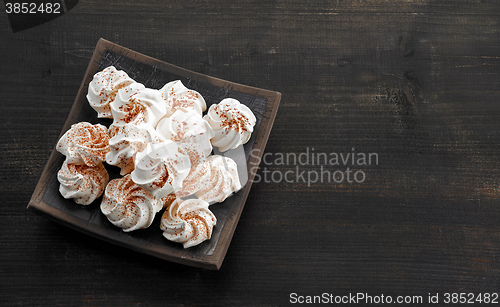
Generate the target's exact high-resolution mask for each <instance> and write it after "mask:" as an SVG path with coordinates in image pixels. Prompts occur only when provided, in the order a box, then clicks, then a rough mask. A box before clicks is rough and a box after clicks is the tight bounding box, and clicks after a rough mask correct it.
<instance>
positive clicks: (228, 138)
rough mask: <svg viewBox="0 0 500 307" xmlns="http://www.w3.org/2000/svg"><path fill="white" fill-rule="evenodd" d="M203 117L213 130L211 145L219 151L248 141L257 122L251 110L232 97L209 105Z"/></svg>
mask: <svg viewBox="0 0 500 307" xmlns="http://www.w3.org/2000/svg"><path fill="white" fill-rule="evenodd" d="M204 118H205V119H206V120H207V122H208V123H209V124H210V126H211V127H212V129H213V130H214V132H215V136H214V137H213V138H212V145H214V146H216V147H218V148H219V150H220V151H221V152H224V151H228V150H230V149H234V148H236V147H238V146H240V145H242V144H245V143H246V142H248V140H249V139H250V136H251V135H252V132H253V127H254V126H255V123H256V122H257V119H256V118H255V115H254V114H253V113H252V110H250V109H249V108H248V107H247V106H246V105H244V104H241V103H240V102H239V101H238V100H236V99H233V98H226V99H223V100H222V101H221V102H220V103H218V104H213V105H211V106H210V108H209V110H208V113H207V115H205V116H204Z"/></svg>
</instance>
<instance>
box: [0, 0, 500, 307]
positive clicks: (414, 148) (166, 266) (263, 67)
mask: <svg viewBox="0 0 500 307" xmlns="http://www.w3.org/2000/svg"><path fill="white" fill-rule="evenodd" d="M100 37H103V38H105V39H107V40H110V41H112V42H114V43H117V44H120V45H123V46H125V47H128V48H131V49H133V50H135V51H138V52H141V53H144V54H146V55H149V56H151V57H154V58H158V59H160V60H163V61H166V62H169V63H172V64H175V65H178V66H181V67H183V68H187V69H190V70H193V71H196V72H200V73H204V74H208V75H211V76H214V77H218V78H221V79H226V80H230V81H233V82H238V83H242V84H246V85H251V86H255V87H261V88H266V89H271V90H275V91H279V92H281V93H282V95H283V96H282V99H281V104H280V109H279V111H278V115H277V118H276V121H275V124H274V128H273V130H272V132H271V136H270V138H269V142H268V145H267V148H266V152H267V153H270V154H272V155H273V157H276V156H277V154H278V153H284V154H286V153H296V154H300V153H303V152H306V150H307V149H308V148H309V150H310V151H311V150H312V149H313V148H314V152H325V153H330V152H336V153H351V152H352V151H353V150H352V148H354V151H355V152H359V153H377V154H378V157H379V161H378V164H376V165H371V166H361V167H359V166H358V167H355V168H356V169H360V170H363V171H364V173H365V174H366V179H365V181H364V182H361V183H348V182H347V181H344V182H342V183H335V182H327V181H326V180H324V181H323V182H317V183H313V184H311V185H310V186H308V184H307V183H305V182H303V181H302V180H300V177H294V178H292V179H296V180H291V181H293V182H268V183H265V182H262V181H263V180H261V182H257V183H254V185H253V187H252V190H251V191H250V194H249V197H248V200H247V203H246V205H245V208H244V210H243V214H242V216H241V219H240V222H239V224H238V227H237V228H236V232H235V234H234V237H233V240H232V243H231V245H230V247H229V250H228V253H227V255H226V258H225V260H224V263H223V264H222V268H221V269H220V270H219V271H207V270H203V269H197V268H191V267H187V266H182V265H178V264H173V263H169V262H165V261H161V260H157V259H155V258H152V257H150V256H145V255H142V254H138V253H135V252H131V251H129V250H127V249H124V248H120V247H116V246H110V245H109V244H107V243H104V242H101V241H99V240H97V239H94V238H91V237H88V236H86V235H83V234H80V233H78V232H76V231H73V230H70V229H68V228H66V227H64V226H60V225H59V224H57V223H55V222H52V221H50V220H48V219H46V218H44V217H41V216H38V215H36V214H34V213H32V212H31V211H28V210H26V206H27V204H28V202H29V200H30V197H31V194H32V192H33V190H34V188H35V186H36V184H37V181H38V178H39V177H40V175H41V173H42V170H43V168H44V166H45V163H46V161H47V159H48V157H49V154H50V152H51V150H52V149H53V147H54V146H55V144H56V142H57V140H58V137H59V134H60V133H61V129H62V126H63V125H64V122H65V120H66V117H67V114H68V113H69V109H70V107H71V105H72V103H73V100H74V98H75V96H76V93H77V91H78V88H79V86H80V83H81V81H82V78H83V75H84V73H85V69H86V67H87V65H88V62H89V60H90V57H91V55H92V52H93V49H94V47H95V45H96V43H97V40H98V39H99V38H100ZM0 40H1V41H2V44H1V46H0V57H1V59H2V62H1V65H0V72H1V73H0V86H1V91H0V103H1V106H2V110H1V112H0V125H1V127H2V129H1V131H2V132H1V138H0V140H1V141H0V146H1V149H2V158H1V159H0V161H1V169H2V173H1V174H2V175H1V179H0V180H1V181H0V197H1V199H2V206H3V210H1V211H0V212H1V213H0V214H1V222H0V243H1V244H2V251H1V252H0V275H1V278H0V291H1V299H2V304H5V305H9V306H10V305H24V306H34V305H47V306H54V305H59V304H60V305H72V304H73V305H103V306H104V305H120V306H128V305H145V306H147V305H188V306H191V305H205V304H213V305H233V306H237V305H286V304H289V302H290V293H292V292H296V293H298V294H300V295H321V294H322V293H324V292H326V293H331V294H333V295H348V294H349V293H358V292H366V293H368V294H370V295H373V296H375V295H382V294H383V295H385V296H387V295H392V296H393V297H394V298H395V297H396V296H397V295H421V296H423V297H424V301H426V300H427V297H428V294H429V293H431V294H435V293H439V295H440V297H441V298H443V297H444V295H445V293H447V292H466V293H469V292H470V293H474V294H476V295H477V294H479V293H485V292H490V293H491V292H495V291H496V292H500V291H499V289H500V278H499V276H500V266H499V261H500V222H499V221H500V202H499V197H500V195H499V186H500V178H499V175H500V169H499V165H500V164H499V162H500V161H499V160H500V159H499V149H500V146H499V144H500V134H499V132H500V121H499V116H500V2H497V1H402V0H401V1H399V0H398V1H382V0H380V1H376V0H371V1H369V0H368V1H314V3H308V4H305V3H304V2H303V1H220V2H218V3H214V2H213V1H189V2H186V1H150V2H148V3H138V2H137V1H106V2H103V1H90V0H89V1H86V0H85V1H80V2H79V3H78V4H77V5H76V6H75V7H74V8H73V9H72V10H71V11H69V12H68V13H66V14H65V15H63V16H61V17H59V18H56V19H54V20H52V21H50V22H48V23H46V24H43V25H40V26H37V27H34V28H32V29H28V30H24V31H20V32H16V33H12V30H11V27H10V25H9V20H8V18H7V15H6V14H5V13H4V12H3V11H2V12H1V13H0ZM270 157H271V156H270ZM270 160H272V159H270ZM270 162H273V163H268V164H264V163H262V164H261V170H260V172H259V174H260V175H261V179H264V177H263V176H264V175H265V172H264V168H265V171H266V172H271V173H274V174H275V177H274V178H277V177H278V175H279V174H284V173H285V172H287V171H293V172H295V170H296V168H297V167H299V169H300V171H301V172H302V171H305V172H311V173H312V172H319V171H320V169H321V166H320V165H317V164H316V165H311V164H312V163H309V165H300V164H298V165H280V164H279V163H276V161H270ZM324 169H327V170H328V171H331V172H334V171H335V170H342V171H344V170H345V166H331V165H326V166H324ZM268 175H269V174H268ZM289 178H290V177H289ZM268 179H269V177H268ZM422 305H424V304H422Z"/></svg>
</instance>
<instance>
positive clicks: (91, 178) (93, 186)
mask: <svg viewBox="0 0 500 307" xmlns="http://www.w3.org/2000/svg"><path fill="white" fill-rule="evenodd" d="M57 180H58V181H59V183H60V185H59V192H60V193H61V195H62V196H63V197H64V198H66V199H69V198H73V200H74V201H75V202H76V203H77V204H80V205H90V204H91V203H92V202H93V201H94V200H95V199H96V198H98V197H99V196H101V195H102V192H103V191H104V189H105V187H106V184H108V181H109V175H108V172H107V171H106V168H105V167H104V165H103V164H102V163H99V164H97V165H96V166H88V165H85V164H70V163H68V162H67V160H65V161H64V162H63V165H62V167H61V169H60V170H59V171H58V172H57Z"/></svg>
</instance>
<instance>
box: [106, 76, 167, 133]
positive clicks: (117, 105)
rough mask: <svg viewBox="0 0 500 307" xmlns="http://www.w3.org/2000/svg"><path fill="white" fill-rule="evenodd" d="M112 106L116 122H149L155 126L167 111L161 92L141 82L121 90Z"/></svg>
mask: <svg viewBox="0 0 500 307" xmlns="http://www.w3.org/2000/svg"><path fill="white" fill-rule="evenodd" d="M110 107H111V113H112V114H113V120H114V122H113V123H114V124H127V123H132V122H133V123H135V124H138V123H147V124H150V125H151V126H153V127H155V126H156V124H157V123H158V121H159V120H160V119H161V118H162V117H163V116H164V115H165V113H166V112H167V109H166V104H165V101H164V100H163V98H162V97H161V93H160V92H159V91H158V90H155V89H151V88H146V87H144V85H142V84H140V83H133V84H131V85H130V86H128V87H126V88H123V89H121V90H119V91H118V94H117V95H116V98H115V100H114V101H113V102H112V103H111V104H110Z"/></svg>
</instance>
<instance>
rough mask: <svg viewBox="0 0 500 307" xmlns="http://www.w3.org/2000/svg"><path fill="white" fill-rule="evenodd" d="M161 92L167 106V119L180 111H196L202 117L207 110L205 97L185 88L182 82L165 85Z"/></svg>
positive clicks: (177, 81) (176, 81)
mask: <svg viewBox="0 0 500 307" xmlns="http://www.w3.org/2000/svg"><path fill="white" fill-rule="evenodd" d="M160 92H161V95H162V97H163V99H164V100H165V102H166V104H167V113H166V116H167V117H169V116H171V115H172V114H174V112H175V111H176V110H179V109H184V110H191V111H195V112H196V113H198V114H199V115H200V116H201V115H202V114H203V112H204V111H205V110H206V109H207V105H206V103H205V99H204V98H203V96H201V95H200V93H198V92H197V91H194V90H190V89H188V88H187V87H185V86H184V84H182V82H181V81H180V80H175V81H172V82H169V83H167V84H165V85H164V86H163V87H162V88H161V89H160Z"/></svg>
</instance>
